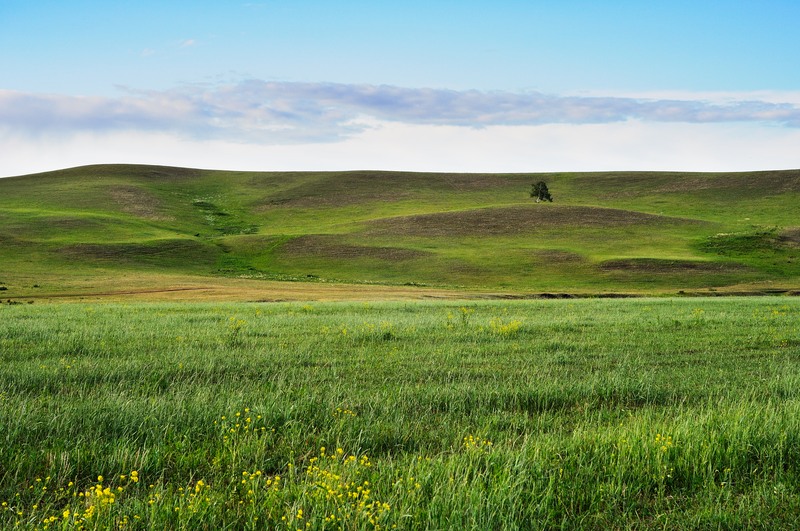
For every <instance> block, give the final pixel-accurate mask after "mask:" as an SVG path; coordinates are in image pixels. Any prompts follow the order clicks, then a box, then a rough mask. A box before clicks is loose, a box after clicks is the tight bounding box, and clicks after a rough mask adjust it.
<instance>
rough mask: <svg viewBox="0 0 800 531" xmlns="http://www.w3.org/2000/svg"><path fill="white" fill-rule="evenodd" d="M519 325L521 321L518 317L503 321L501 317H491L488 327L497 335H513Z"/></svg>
mask: <svg viewBox="0 0 800 531" xmlns="http://www.w3.org/2000/svg"><path fill="white" fill-rule="evenodd" d="M521 326H522V321H520V320H519V319H512V320H511V321H509V322H507V323H504V322H503V320H502V319H501V318H499V317H493V318H492V320H491V321H489V327H490V328H491V329H492V332H494V333H495V334H497V335H499V336H507V337H508V336H515V335H517V333H518V332H519V329H520V327H521Z"/></svg>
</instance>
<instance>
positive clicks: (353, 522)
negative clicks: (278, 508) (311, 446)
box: [295, 446, 391, 529]
mask: <svg viewBox="0 0 800 531" xmlns="http://www.w3.org/2000/svg"><path fill="white" fill-rule="evenodd" d="M370 467H372V462H371V461H370V459H369V457H368V456H366V455H362V456H360V457H357V456H355V455H349V454H346V453H345V452H344V450H343V449H342V448H337V449H336V450H335V451H334V452H332V453H327V450H326V448H325V447H324V446H323V447H321V448H320V451H319V455H318V456H316V457H312V458H311V459H309V464H308V466H307V467H306V471H305V473H306V482H307V483H308V484H309V486H310V487H311V489H310V491H308V495H309V496H310V497H311V498H312V499H313V498H318V499H320V501H324V502H326V508H328V509H329V512H328V513H326V515H325V517H324V521H325V523H327V524H331V523H339V525H341V526H342V527H343V528H350V527H359V526H360V525H363V524H364V523H366V524H367V525H369V526H371V527H372V528H373V529H381V526H382V523H383V521H384V520H385V517H386V515H387V514H388V513H389V511H391V506H390V505H389V504H388V503H386V502H383V501H380V500H375V499H373V497H372V489H371V485H370V482H369V480H367V479H362V478H361V477H360V476H361V475H362V473H364V472H365V470H366V469H368V468H370ZM300 514H302V513H300ZM295 519H298V520H299V519H300V518H298V517H296V516H295ZM358 522H361V523H360V524H359V523H358Z"/></svg>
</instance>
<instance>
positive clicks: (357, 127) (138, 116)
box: [0, 80, 800, 176]
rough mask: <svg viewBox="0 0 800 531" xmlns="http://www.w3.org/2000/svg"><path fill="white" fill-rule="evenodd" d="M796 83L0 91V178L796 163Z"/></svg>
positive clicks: (799, 116)
mask: <svg viewBox="0 0 800 531" xmlns="http://www.w3.org/2000/svg"><path fill="white" fill-rule="evenodd" d="M798 145H800V94H798V93H782V94H776V93H759V94H751V95H750V96H742V95H737V94H708V95H706V96H704V97H700V96H698V95H693V94H691V93H689V94H681V95H680V96H677V97H676V96H669V95H659V96H657V97H642V96H641V95H629V96H624V97H606V96H596V95H592V96H557V95H547V94H541V93H537V92H519V93H515V92H500V91H496V92H481V91H454V90H437V89H410V88H400V87H392V86H375V85H344V84H331V83H282V82H267V81H259V80H250V81H244V82H240V83H237V84H228V85H185V86H181V87H177V88H174V89H171V90H163V91H154V90H148V91H142V90H132V89H122V90H121V92H120V95H119V96H117V97H78V96H69V95H58V94H31V93H22V92H14V91H2V90H0V176H11V175H21V174H27V173H34V172H38V171H46V170H52V169H59V168H64V167H68V166H78V165H84V164H96V163H124V162H127V163H142V164H166V165H174V166H187V167H203V168H217V169H229V170H260V171H270V170H348V169H376V170H409V171H458V172H549V171H605V170H677V171H744V170H759V169H778V168H800V152H798V149H797V146H798Z"/></svg>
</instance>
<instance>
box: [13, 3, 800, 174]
mask: <svg viewBox="0 0 800 531" xmlns="http://www.w3.org/2000/svg"><path fill="white" fill-rule="evenodd" d="M798 24H800V2H797V1H795V0H792V1H769V0H763V1H756V0H751V1H744V0H742V1H715V0H704V1H703V2H696V1H683V0H675V1H670V2H653V1H645V0H640V1H631V0H608V1H596V0H595V1H580V0H561V1H558V2H555V1H537V0H529V1H503V0H493V1H483V0H460V1H456V0H445V1H434V0H428V1H417V0H405V1H403V2H377V1H374V0H373V1H352V0H338V1H336V2H332V1H330V0H328V1H322V0H320V1H311V0H309V1H304V0H287V1H262V2H259V1H253V2H243V1H235V0H224V1H223V0H218V1H212V0H194V1H191V2H190V1H186V0H175V1H166V2H165V1H164V0H160V1H153V0H136V1H127V0H120V1H111V0H106V1H90V0H70V1H69V2H65V1H63V0H58V1H54V0H2V1H0V177H1V176H11V175H21V174H28V173H34V172H40V171H47V170H53V169H59V168H65V167H72V166H78V165H83V164H96V163H145V164H163V165H175V166H186V167H200V168H214V169H231V170H259V171H278V170H281V171H283V170H349V169H375V170H410V171H457V172H554V171H608V170H677V171H746V170H761V169H764V170H766V169H788V168H800V149H799V148H798V146H800V68H797V65H800V32H798V31H797V27H798Z"/></svg>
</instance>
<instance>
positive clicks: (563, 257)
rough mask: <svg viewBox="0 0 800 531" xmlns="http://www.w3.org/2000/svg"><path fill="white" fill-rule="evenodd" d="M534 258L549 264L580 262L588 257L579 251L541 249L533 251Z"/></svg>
mask: <svg viewBox="0 0 800 531" xmlns="http://www.w3.org/2000/svg"><path fill="white" fill-rule="evenodd" d="M531 254H532V255H533V258H534V259H535V260H536V261H537V262H540V263H547V264H578V263H581V262H585V261H586V259H585V258H584V257H583V256H581V255H579V254H578V253H573V252H570V251H558V250H555V249H540V250H536V251H532V253H531Z"/></svg>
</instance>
